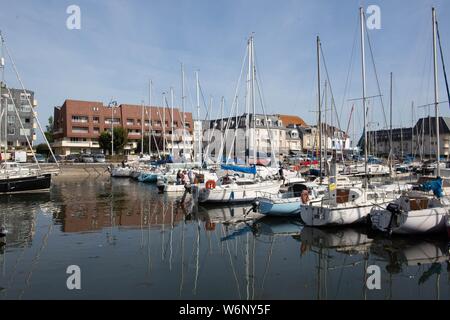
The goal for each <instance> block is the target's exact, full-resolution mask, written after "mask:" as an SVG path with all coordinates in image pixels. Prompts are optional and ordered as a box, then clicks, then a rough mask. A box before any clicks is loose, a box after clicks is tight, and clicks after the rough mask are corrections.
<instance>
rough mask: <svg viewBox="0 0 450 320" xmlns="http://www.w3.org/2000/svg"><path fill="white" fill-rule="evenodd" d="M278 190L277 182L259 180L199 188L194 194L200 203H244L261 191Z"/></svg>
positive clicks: (258, 194)
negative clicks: (259, 181) (196, 193)
mask: <svg viewBox="0 0 450 320" xmlns="http://www.w3.org/2000/svg"><path fill="white" fill-rule="evenodd" d="M279 190H280V184H279V183H277V182H261V183H255V184H253V185H245V186H240V185H235V184H231V185H225V186H217V187H216V188H214V189H206V188H200V189H199V190H198V195H196V197H197V199H198V202H200V203H246V202H252V201H254V200H255V199H256V198H258V197H259V196H261V194H262V193H272V194H276V193H278V191H279Z"/></svg>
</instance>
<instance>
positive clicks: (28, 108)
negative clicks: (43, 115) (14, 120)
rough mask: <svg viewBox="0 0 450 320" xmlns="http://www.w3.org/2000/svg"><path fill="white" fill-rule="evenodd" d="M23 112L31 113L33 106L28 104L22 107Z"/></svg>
mask: <svg viewBox="0 0 450 320" xmlns="http://www.w3.org/2000/svg"><path fill="white" fill-rule="evenodd" d="M20 111H21V112H31V106H30V105H28V104H24V105H21V106H20Z"/></svg>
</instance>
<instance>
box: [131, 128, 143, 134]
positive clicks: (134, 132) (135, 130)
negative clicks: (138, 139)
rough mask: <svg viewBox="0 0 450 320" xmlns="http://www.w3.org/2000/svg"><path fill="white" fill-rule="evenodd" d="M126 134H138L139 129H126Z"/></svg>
mask: <svg viewBox="0 0 450 320" xmlns="http://www.w3.org/2000/svg"><path fill="white" fill-rule="evenodd" d="M128 134H129V135H140V134H141V131H140V130H137V129H128Z"/></svg>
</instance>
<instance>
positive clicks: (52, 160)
mask: <svg viewBox="0 0 450 320" xmlns="http://www.w3.org/2000/svg"><path fill="white" fill-rule="evenodd" d="M55 158H56V161H58V162H61V161H62V160H63V158H62V157H61V156H60V155H59V154H55ZM47 161H48V162H50V163H55V159H54V158H53V157H52V156H51V155H50V157H48V159H47Z"/></svg>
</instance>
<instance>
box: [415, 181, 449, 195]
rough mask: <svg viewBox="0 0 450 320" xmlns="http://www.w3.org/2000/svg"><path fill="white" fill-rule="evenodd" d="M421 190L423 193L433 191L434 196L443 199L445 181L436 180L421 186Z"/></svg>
mask: <svg viewBox="0 0 450 320" xmlns="http://www.w3.org/2000/svg"><path fill="white" fill-rule="evenodd" d="M420 189H421V190H423V191H433V194H434V195H435V196H436V197H437V198H442V197H443V196H444V190H443V181H442V178H440V177H439V178H437V179H436V180H433V181H430V182H427V183H424V184H421V185H420Z"/></svg>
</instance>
